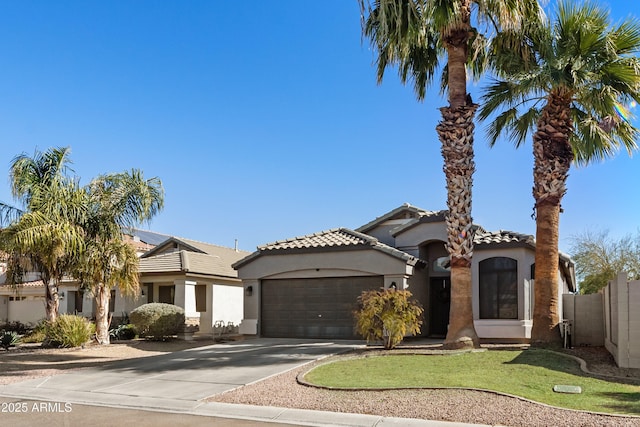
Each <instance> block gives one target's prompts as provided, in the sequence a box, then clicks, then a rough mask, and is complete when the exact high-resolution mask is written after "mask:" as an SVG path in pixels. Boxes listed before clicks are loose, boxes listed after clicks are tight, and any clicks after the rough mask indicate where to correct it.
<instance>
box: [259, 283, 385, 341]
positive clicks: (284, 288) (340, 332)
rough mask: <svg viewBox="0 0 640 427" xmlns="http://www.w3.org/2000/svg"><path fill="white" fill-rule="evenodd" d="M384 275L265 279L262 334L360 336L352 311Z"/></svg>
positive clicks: (380, 285)
mask: <svg viewBox="0 0 640 427" xmlns="http://www.w3.org/2000/svg"><path fill="white" fill-rule="evenodd" d="M383 283H384V280H383V277H382V276H373V277H332V278H318V279H281V280H263V281H262V287H261V288H262V298H261V301H262V304H261V305H262V307H261V314H262V315H261V326H260V333H261V335H262V336H265V337H277V338H343V339H349V338H357V336H356V335H355V332H354V324H355V322H354V320H353V310H354V309H355V308H356V305H357V302H356V300H357V298H358V296H360V294H361V293H362V291H363V290H368V289H379V288H381V287H382V286H383Z"/></svg>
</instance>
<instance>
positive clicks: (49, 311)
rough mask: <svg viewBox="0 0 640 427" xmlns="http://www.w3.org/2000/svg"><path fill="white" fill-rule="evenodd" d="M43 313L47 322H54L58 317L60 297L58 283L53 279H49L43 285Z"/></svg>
mask: <svg viewBox="0 0 640 427" xmlns="http://www.w3.org/2000/svg"><path fill="white" fill-rule="evenodd" d="M44 292H45V313H46V316H47V321H48V322H52V323H53V322H55V321H56V319H57V318H58V311H59V307H60V299H59V297H58V284H57V283H56V281H55V280H54V279H49V280H48V281H47V284H46V285H45V287H44Z"/></svg>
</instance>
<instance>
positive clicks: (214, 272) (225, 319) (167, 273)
mask: <svg viewBox="0 0 640 427" xmlns="http://www.w3.org/2000/svg"><path fill="white" fill-rule="evenodd" d="M126 238H127V240H129V241H130V242H131V244H133V245H134V246H135V247H136V248H137V250H138V254H139V256H140V265H139V272H140V278H139V281H140V286H141V292H140V294H139V295H136V296H135V297H125V296H123V295H122V294H121V293H120V292H119V290H118V289H114V290H112V293H111V300H110V304H109V311H110V312H111V313H112V314H113V317H114V318H118V317H122V316H123V315H126V314H127V313H130V312H131V310H133V309H134V308H136V307H139V306H140V305H142V304H146V303H148V302H165V303H170V304H176V305H178V306H180V307H182V308H184V310H185V315H186V317H187V320H188V323H190V324H197V325H198V326H199V332H198V333H200V334H208V333H211V332H213V326H214V325H215V324H217V323H220V322H221V323H224V324H225V325H228V324H229V323H233V324H235V325H238V324H239V323H240V321H241V319H242V317H243V288H242V283H241V281H240V279H238V277H237V272H236V271H235V270H234V269H233V268H231V265H232V264H233V263H234V262H236V261H238V260H240V259H241V258H243V257H245V256H247V255H248V254H249V252H245V251H239V250H237V249H233V248H226V247H222V246H217V245H212V244H208V243H203V242H198V241H194V240H190V239H183V238H178V237H170V236H167V235H162V234H158V233H153V232H148V231H143V230H134V231H133V232H132V234H131V235H129V236H128V237H126ZM147 249H148V250H147ZM1 268H2V266H0V323H3V322H7V321H20V322H23V323H36V322H37V321H39V320H41V319H43V318H44V317H45V297H44V293H45V290H44V284H43V282H42V281H41V280H39V278H38V275H37V274H35V273H29V274H28V275H26V276H25V277H24V278H23V283H22V284H20V285H17V286H8V285H4V283H5V278H4V277H3V275H2V274H3V273H4V271H1ZM58 294H59V296H60V308H59V312H60V313H61V314H63V313H77V314H80V315H83V316H86V317H89V318H91V317H94V316H95V299H94V297H93V295H92V294H91V292H89V291H82V290H81V289H80V287H79V284H78V283H77V282H76V281H74V280H73V279H70V278H69V279H65V280H63V281H62V283H61V284H60V286H59V293H58Z"/></svg>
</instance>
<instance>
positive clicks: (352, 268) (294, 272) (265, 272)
mask: <svg viewBox="0 0 640 427" xmlns="http://www.w3.org/2000/svg"><path fill="white" fill-rule="evenodd" d="M411 270H412V268H411V267H410V266H407V265H406V262H405V261H403V260H401V259H398V258H395V257H393V256H391V255H388V254H385V253H383V252H381V251H378V250H375V249H368V248H366V249H361V250H352V251H346V250H335V251H331V252H309V253H291V254H282V255H270V254H264V255H261V256H259V257H258V258H256V259H254V260H252V261H251V262H249V263H247V264H245V265H243V266H241V267H240V268H239V269H238V277H239V278H240V279H242V280H243V282H244V281H245V280H251V279H286V278H293V277H342V276H352V275H357V276H367V275H374V276H381V275H386V274H410V273H411Z"/></svg>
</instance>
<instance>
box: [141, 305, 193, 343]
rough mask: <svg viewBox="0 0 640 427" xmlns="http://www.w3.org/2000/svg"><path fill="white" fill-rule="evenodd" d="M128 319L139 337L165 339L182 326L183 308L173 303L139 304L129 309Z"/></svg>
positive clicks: (174, 333) (178, 330)
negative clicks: (131, 309)
mask: <svg viewBox="0 0 640 427" xmlns="http://www.w3.org/2000/svg"><path fill="white" fill-rule="evenodd" d="M129 319H130V320H131V323H132V324H133V326H134V327H135V328H136V330H137V331H138V333H139V334H140V336H141V337H146V338H150V339H155V340H165V339H167V338H169V337H172V336H173V335H176V334H177V333H178V332H180V331H181V330H182V329H183V328H184V310H183V309H182V308H181V307H178V306H177V305H173V304H164V303H158V302H152V303H149V304H144V305H141V306H140V307H138V308H136V309H134V310H133V311H131V313H130V314H129Z"/></svg>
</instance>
